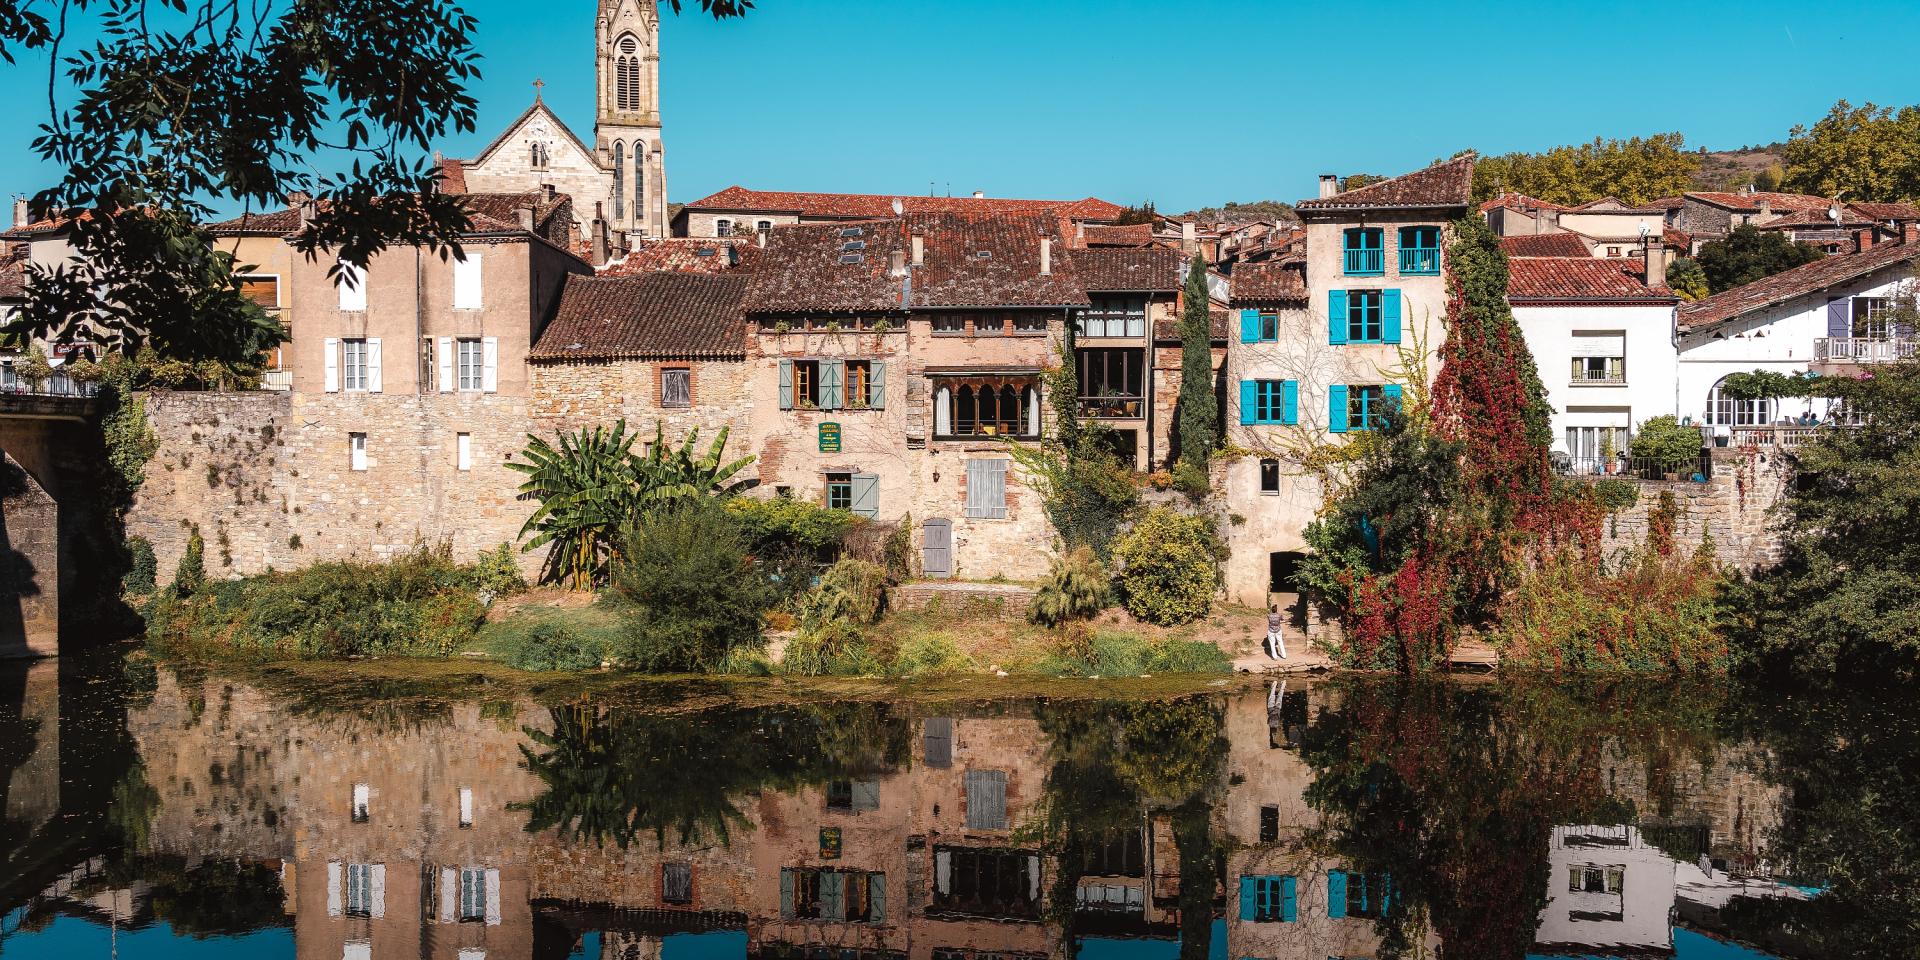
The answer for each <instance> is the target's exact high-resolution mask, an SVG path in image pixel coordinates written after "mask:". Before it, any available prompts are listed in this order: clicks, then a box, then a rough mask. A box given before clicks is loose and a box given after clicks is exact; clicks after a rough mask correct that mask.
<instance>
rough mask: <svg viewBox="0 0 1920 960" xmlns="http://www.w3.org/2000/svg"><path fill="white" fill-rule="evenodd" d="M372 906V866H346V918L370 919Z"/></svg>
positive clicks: (351, 864) (350, 864) (362, 864)
mask: <svg viewBox="0 0 1920 960" xmlns="http://www.w3.org/2000/svg"><path fill="white" fill-rule="evenodd" d="M373 906H374V897H373V864H370V863H349V864H347V899H346V914H347V916H349V917H371V916H373Z"/></svg>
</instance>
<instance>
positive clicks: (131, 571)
mask: <svg viewBox="0 0 1920 960" xmlns="http://www.w3.org/2000/svg"><path fill="white" fill-rule="evenodd" d="M127 559H128V567H127V575H126V577H125V578H123V579H122V580H121V581H120V588H121V589H122V590H125V591H126V592H127V593H131V594H138V595H141V596H145V595H146V594H149V593H152V592H153V591H154V588H155V586H156V581H157V579H158V577H159V572H160V570H159V567H160V565H159V563H158V562H157V561H156V560H154V557H153V544H152V543H150V542H148V540H147V538H146V537H140V536H133V537H128V538H127Z"/></svg>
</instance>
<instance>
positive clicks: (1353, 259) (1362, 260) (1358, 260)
mask: <svg viewBox="0 0 1920 960" xmlns="http://www.w3.org/2000/svg"><path fill="white" fill-rule="evenodd" d="M1346 254H1347V258H1346V267H1345V271H1344V272H1345V273H1346V275H1347V276H1349V277H1377V276H1379V275H1380V274H1382V273H1385V272H1386V266H1387V258H1386V254H1385V252H1384V251H1382V250H1380V249H1378V248H1375V249H1367V248H1364V247H1348V248H1347V250H1346Z"/></svg>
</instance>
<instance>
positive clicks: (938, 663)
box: [887, 633, 976, 677]
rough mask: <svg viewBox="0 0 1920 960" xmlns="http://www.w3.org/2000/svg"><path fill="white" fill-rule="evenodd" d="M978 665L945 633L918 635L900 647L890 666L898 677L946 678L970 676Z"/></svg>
mask: <svg viewBox="0 0 1920 960" xmlns="http://www.w3.org/2000/svg"><path fill="white" fill-rule="evenodd" d="M975 666H976V664H975V663H974V662H973V658H972V657H969V656H967V654H966V651H964V650H961V649H960V645H959V644H957V643H955V642H953V638H951V637H949V636H947V635H946V634H944V633H922V634H916V635H914V636H912V637H910V638H908V639H907V641H906V642H905V643H903V644H901V645H900V653H899V654H898V655H897V656H895V657H894V658H893V663H892V664H890V665H889V666H888V667H887V673H889V674H891V675H893V676H896V677H926V676H942V675H947V674H955V673H970V672H972V671H973V669H974V668H975Z"/></svg>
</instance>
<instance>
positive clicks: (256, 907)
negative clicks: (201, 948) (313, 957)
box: [148, 858, 291, 940]
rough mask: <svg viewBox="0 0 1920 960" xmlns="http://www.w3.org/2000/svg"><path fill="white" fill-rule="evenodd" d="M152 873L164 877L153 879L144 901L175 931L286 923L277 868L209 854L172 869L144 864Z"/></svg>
mask: <svg viewBox="0 0 1920 960" xmlns="http://www.w3.org/2000/svg"><path fill="white" fill-rule="evenodd" d="M169 859H170V858H169ZM169 866H171V864H170V865H169ZM156 874H158V875H159V876H160V877H164V879H159V880H158V882H155V883H153V886H152V890H151V891H150V893H149V895H148V896H149V901H148V902H149V903H150V904H151V905H152V907H153V915H154V918H155V919H157V920H164V921H166V923H167V924H168V926H169V927H170V928H171V929H172V931H173V934H174V935H175V936H183V935H184V936H189V937H193V938H195V939H196V940H197V939H204V938H208V937H237V936H241V935H244V934H248V933H253V932H255V931H258V930H262V929H265V928H268V927H282V926H287V925H288V924H289V923H291V921H290V920H289V919H288V917H287V911H286V898H287V895H286V892H285V891H284V890H283V889H282V887H281V883H280V870H279V869H278V868H277V867H274V866H269V865H268V864H265V863H248V862H245V861H240V860H222V859H211V858H209V859H206V860H202V861H200V862H199V863H198V864H195V865H194V866H191V867H187V866H185V864H184V863H182V864H180V868H179V869H178V870H177V871H176V870H160V871H152V870H151V868H150V872H149V874H148V875H149V877H154V876H155V875H156Z"/></svg>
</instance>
